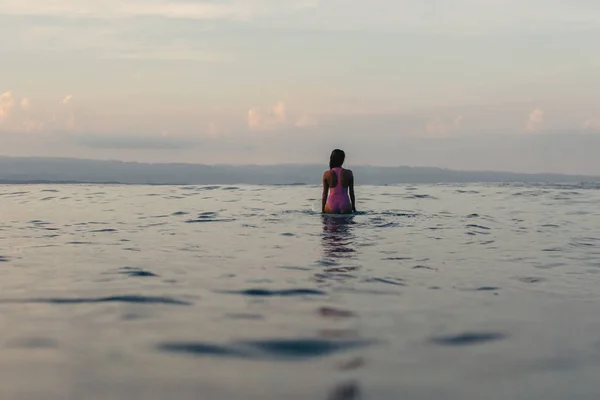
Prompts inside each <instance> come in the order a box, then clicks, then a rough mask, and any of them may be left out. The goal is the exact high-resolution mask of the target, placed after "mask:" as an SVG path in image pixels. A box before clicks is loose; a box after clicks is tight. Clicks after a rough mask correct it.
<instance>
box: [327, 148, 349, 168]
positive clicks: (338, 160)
mask: <svg viewBox="0 0 600 400" xmlns="http://www.w3.org/2000/svg"><path fill="white" fill-rule="evenodd" d="M345 158H346V153H344V151H343V150H340V149H335V150H334V151H332V152H331V157H329V169H331V168H339V167H341V166H342V164H344V159H345Z"/></svg>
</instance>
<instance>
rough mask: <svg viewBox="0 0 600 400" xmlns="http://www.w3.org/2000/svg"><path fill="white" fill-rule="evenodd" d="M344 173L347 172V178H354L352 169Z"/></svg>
mask: <svg viewBox="0 0 600 400" xmlns="http://www.w3.org/2000/svg"><path fill="white" fill-rule="evenodd" d="M344 171H346V176H348V177H350V178H354V173H353V172H352V170H351V169H346V170H344Z"/></svg>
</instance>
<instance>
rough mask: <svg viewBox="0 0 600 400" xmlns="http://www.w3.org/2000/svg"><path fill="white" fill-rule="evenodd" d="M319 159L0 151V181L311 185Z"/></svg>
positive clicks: (506, 179)
mask: <svg viewBox="0 0 600 400" xmlns="http://www.w3.org/2000/svg"><path fill="white" fill-rule="evenodd" d="M349 168H352V169H353V170H354V171H355V174H356V175H357V178H358V179H359V182H360V184H365V185H386V184H403V183H405V184H419V183H430V184H433V183H595V182H600V177H597V176H586V175H566V174H554V173H539V174H525V173H515V172H501V171H457V170H449V169H444V168H435V167H408V166H398V167H375V166H360V165H357V166H349ZM324 169H326V166H324V165H288V164H282V165H266V166H261V165H239V166H238V165H205V164H176V163H164V164H161V163H155V164H151V163H138V162H124V161H103V160H92V159H76V158H45V157H4V156H0V184H5V185H6V184H109V185H117V184H127V185H205V184H214V185H226V184H258V185H293V184H295V185H303V184H306V185H314V184H320V178H321V174H322V173H323V171H324Z"/></svg>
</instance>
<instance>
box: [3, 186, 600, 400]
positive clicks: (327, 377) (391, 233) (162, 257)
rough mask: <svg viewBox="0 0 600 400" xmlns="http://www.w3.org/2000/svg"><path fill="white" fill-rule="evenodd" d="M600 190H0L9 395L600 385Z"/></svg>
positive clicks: (461, 395) (475, 390) (599, 390)
mask: <svg viewBox="0 0 600 400" xmlns="http://www.w3.org/2000/svg"><path fill="white" fill-rule="evenodd" d="M599 188H600V187H599V186H595V185H566V184H565V185H542V184H539V185H531V184H527V185H526V184H502V185H499V184H485V185H484V184H481V185H477V184H464V185H450V184H444V185H392V186H362V185H361V186H358V187H357V188H356V196H357V208H358V211H359V212H358V214H357V215H354V216H351V217H348V216H346V217H334V216H323V215H321V214H320V213H319V212H318V210H319V207H320V205H319V204H320V195H321V189H320V187H317V186H309V185H296V186H250V185H243V186H143V185H140V186H126V185H4V186H0V267H1V268H2V278H1V279H0V327H1V328H0V398H1V399H2V400H17V399H18V400H37V399H44V400H71V399H73V400H75V399H77V400H79V399H86V400H100V399H102V400H107V399H119V400H120V399H123V400H125V399H127V400H134V399H144V400H159V399H160V400H162V399H170V400H187V399H215V400H221V399H223V400H225V399H227V400H237V399H327V400H342V399H344V400H347V399H377V400H379V399H420V400H421V399H445V400H448V399H457V400H458V399H461V400H463V399H467V400H468V399H477V400H480V399H538V398H539V399H545V400H548V399H597V398H599V397H600V384H599V383H597V382H596V380H597V376H598V373H600V289H599V285H600V233H599V228H600V211H599V207H598V205H599V204H600V191H599V190H598V189H599Z"/></svg>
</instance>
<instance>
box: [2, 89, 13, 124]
mask: <svg viewBox="0 0 600 400" xmlns="http://www.w3.org/2000/svg"><path fill="white" fill-rule="evenodd" d="M14 106H15V98H14V96H13V94H12V92H4V93H2V94H0V121H2V120H4V119H6V118H8V116H9V115H10V113H11V111H12V109H13V107H14Z"/></svg>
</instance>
